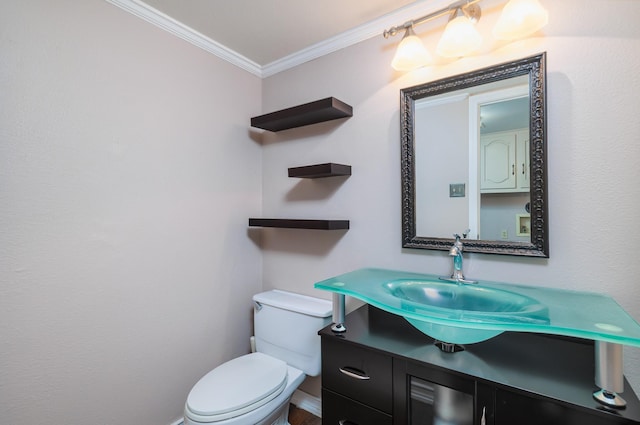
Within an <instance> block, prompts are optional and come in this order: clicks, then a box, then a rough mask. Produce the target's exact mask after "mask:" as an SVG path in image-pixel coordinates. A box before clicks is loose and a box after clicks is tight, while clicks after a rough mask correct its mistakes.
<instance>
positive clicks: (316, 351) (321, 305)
mask: <svg viewBox="0 0 640 425" xmlns="http://www.w3.org/2000/svg"><path fill="white" fill-rule="evenodd" d="M253 302H254V308H253V326H254V330H255V341H256V351H259V352H261V353H264V354H267V355H270V356H272V357H275V358H278V359H280V360H283V361H285V362H286V363H287V364H288V365H290V366H293V367H295V368H297V369H300V370H302V371H303V372H304V373H305V374H307V375H309V376H318V375H319V374H320V336H319V335H318V331H319V330H320V329H322V328H323V327H325V326H326V325H327V324H329V322H330V321H331V312H332V306H331V301H327V300H322V299H319V298H314V297H309V296H306V295H300V294H294V293H292V292H286V291H281V290H272V291H267V292H262V293H259V294H256V295H254V296H253Z"/></svg>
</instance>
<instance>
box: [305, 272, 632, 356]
mask: <svg viewBox="0 0 640 425" xmlns="http://www.w3.org/2000/svg"><path fill="white" fill-rule="evenodd" d="M314 287H315V288H317V289H322V290H326V291H331V292H334V293H338V294H342V295H348V296H351V297H354V298H357V299H360V300H362V301H364V302H366V303H368V304H370V305H372V306H374V307H377V308H380V309H382V310H385V311H388V312H389V313H393V314H397V315H399V316H403V317H404V318H405V319H406V320H407V321H409V323H411V324H412V325H414V326H415V327H417V328H418V329H420V330H421V331H422V332H424V333H426V334H428V335H430V336H432V337H433V338H435V339H438V340H442V341H446V342H452V343H460V344H464V343H473V342H480V341H484V340H486V339H489V338H492V337H493V336H496V335H498V334H500V333H502V332H504V331H516V332H535V333H545V334H555V335H565V336H571V337H578V338H585V339H591V340H597V341H606V342H612V343H617V344H624V345H630V346H635V347H640V325H639V324H638V322H636V321H635V320H634V319H633V318H632V317H631V316H630V315H629V314H628V313H627V312H626V311H625V310H624V309H623V308H622V307H620V305H619V304H618V303H616V302H615V301H614V300H613V298H611V297H609V296H607V295H603V294H597V293H592V292H582V291H569V290H563V289H552V288H543V287H533V286H526V285H518V284H512V283H501V282H489V281H479V282H478V283H477V284H458V283H456V282H448V281H444V280H441V279H440V278H439V277H438V276H437V275H431V274H422V273H412V272H404V271H396V270H387V269H375V268H366V269H360V270H356V271H353V272H350V273H345V274H343V275H340V276H336V277H333V278H330V279H326V280H323V281H321V282H318V283H316V284H315V285H314Z"/></svg>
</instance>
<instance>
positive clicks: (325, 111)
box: [251, 97, 353, 131]
mask: <svg viewBox="0 0 640 425" xmlns="http://www.w3.org/2000/svg"><path fill="white" fill-rule="evenodd" d="M352 115H353V108H352V107H351V106H350V105H347V104H346V103H344V102H342V101H341V100H338V99H336V98H335V97H327V98H326V99H320V100H316V101H314V102H309V103H305V104H303V105H298V106H294V107H292V108H287V109H282V110H280V111H276V112H271V113H269V114H264V115H260V116H257V117H253V118H251V126H252V127H257V128H262V129H264V130H269V131H281V130H288V129H290V128H296V127H302V126H305V125H309V124H316V123H320V122H324V121H330V120H335V119H338V118H346V117H350V116H352Z"/></svg>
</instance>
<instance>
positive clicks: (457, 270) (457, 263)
mask: <svg viewBox="0 0 640 425" xmlns="http://www.w3.org/2000/svg"><path fill="white" fill-rule="evenodd" d="M468 232H469V231H467V232H465V233H463V235H464V236H465V237H466V236H467V234H468ZM453 237H454V238H456V240H455V241H454V242H453V246H452V247H451V248H450V249H449V256H450V257H453V273H452V274H451V276H449V277H444V276H443V277H440V279H442V280H446V281H449V282H456V283H459V284H460V283H478V281H476V280H467V279H465V278H464V274H462V251H464V245H463V244H462V241H461V240H460V235H459V234H457V233H455V234H454V235H453Z"/></svg>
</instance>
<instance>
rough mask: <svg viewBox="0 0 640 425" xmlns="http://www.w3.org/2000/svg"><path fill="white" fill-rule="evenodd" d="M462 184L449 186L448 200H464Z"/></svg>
mask: <svg viewBox="0 0 640 425" xmlns="http://www.w3.org/2000/svg"><path fill="white" fill-rule="evenodd" d="M464 186H465V184H464V183H451V184H449V198H464V196H465V195H464V192H465V190H464V189H465V188H464Z"/></svg>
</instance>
